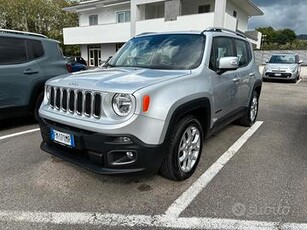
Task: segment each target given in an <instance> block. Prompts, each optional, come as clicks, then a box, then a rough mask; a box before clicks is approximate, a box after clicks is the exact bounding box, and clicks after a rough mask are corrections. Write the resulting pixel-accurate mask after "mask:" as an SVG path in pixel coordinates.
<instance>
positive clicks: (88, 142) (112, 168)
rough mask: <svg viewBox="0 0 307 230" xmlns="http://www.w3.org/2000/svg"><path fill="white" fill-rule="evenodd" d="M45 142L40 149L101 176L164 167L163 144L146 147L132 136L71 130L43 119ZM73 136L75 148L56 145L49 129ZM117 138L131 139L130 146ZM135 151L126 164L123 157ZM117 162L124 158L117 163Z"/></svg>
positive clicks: (148, 171) (149, 171)
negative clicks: (119, 141) (162, 165)
mask: <svg viewBox="0 0 307 230" xmlns="http://www.w3.org/2000/svg"><path fill="white" fill-rule="evenodd" d="M40 128H41V134H42V138H43V141H42V143H41V149H42V150H44V151H45V152H48V153H50V154H53V155H55V156H57V157H60V158H62V159H64V160H66V161H69V162H71V163H74V164H76V165H78V166H81V167H83V168H86V169H88V170H90V171H93V172H95V173H99V174H130V173H137V172H146V173H152V172H157V171H158V170H159V168H160V166H161V164H162V161H163V158H164V155H165V152H166V151H165V148H164V145H163V144H161V145H147V144H144V143H143V142H141V141H140V140H139V139H137V138H136V137H134V136H131V135H125V134H123V135H109V134H108V135H104V134H100V133H95V132H90V131H85V130H81V129H76V128H73V127H69V126H66V125H63V124H60V123H56V122H52V121H50V120H45V119H43V120H42V121H41V122H40ZM51 128H52V129H55V130H57V131H60V132H65V133H69V134H72V135H73V136H74V141H75V147H68V146H64V145H62V144H59V143H56V142H54V141H52V140H51V138H50V132H51V131H50V130H51ZM118 137H129V138H130V140H131V141H130V142H129V143H118V142H116V140H118ZM127 152H132V153H133V155H134V158H133V159H132V160H129V161H128V160H127V161H125V159H124V158H121V156H125V155H126V153H127ZM118 159H124V161H123V162H121V163H118V162H120V161H118Z"/></svg>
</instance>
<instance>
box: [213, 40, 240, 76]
mask: <svg viewBox="0 0 307 230" xmlns="http://www.w3.org/2000/svg"><path fill="white" fill-rule="evenodd" d="M234 56H235V53H234V49H233V42H232V38H229V37H215V38H213V43H212V50H211V55H210V64H209V67H210V69H212V70H214V71H215V70H217V69H218V68H219V62H220V58H222V57H234Z"/></svg>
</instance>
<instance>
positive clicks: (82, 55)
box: [81, 45, 88, 63]
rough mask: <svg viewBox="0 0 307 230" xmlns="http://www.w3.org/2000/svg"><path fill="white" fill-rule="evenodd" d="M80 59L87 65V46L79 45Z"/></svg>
mask: <svg viewBox="0 0 307 230" xmlns="http://www.w3.org/2000/svg"><path fill="white" fill-rule="evenodd" d="M81 57H83V59H84V60H85V61H86V62H87V63H88V49H87V45H81Z"/></svg>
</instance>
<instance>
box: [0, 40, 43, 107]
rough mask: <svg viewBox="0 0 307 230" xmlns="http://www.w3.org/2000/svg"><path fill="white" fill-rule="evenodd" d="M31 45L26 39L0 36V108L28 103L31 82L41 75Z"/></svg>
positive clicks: (31, 88)
mask: <svg viewBox="0 0 307 230" xmlns="http://www.w3.org/2000/svg"><path fill="white" fill-rule="evenodd" d="M35 44H37V43H35ZM35 44H34V45H35ZM32 45H33V44H32V43H31V42H30V40H28V39H23V38H14V37H10V36H2V37H0V109H2V108H8V107H20V106H27V105H28V101H29V98H30V96H31V93H32V90H33V87H32V86H33V82H35V81H36V80H37V79H39V78H41V77H42V75H43V73H42V70H41V69H40V67H39V65H38V64H37V62H36V60H35V57H34V53H35V50H33V46H32Z"/></svg>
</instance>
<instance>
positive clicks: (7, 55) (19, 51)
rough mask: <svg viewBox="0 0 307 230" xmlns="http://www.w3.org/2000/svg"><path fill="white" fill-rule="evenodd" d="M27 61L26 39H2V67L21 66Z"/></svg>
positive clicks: (0, 60) (0, 63) (0, 50)
mask: <svg viewBox="0 0 307 230" xmlns="http://www.w3.org/2000/svg"><path fill="white" fill-rule="evenodd" d="M26 61H27V52H26V40H25V39H20V38H11V37H10V38H6V37H2V38H1V37H0V65H12V64H20V63H24V62H26Z"/></svg>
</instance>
